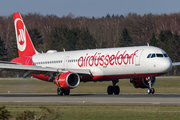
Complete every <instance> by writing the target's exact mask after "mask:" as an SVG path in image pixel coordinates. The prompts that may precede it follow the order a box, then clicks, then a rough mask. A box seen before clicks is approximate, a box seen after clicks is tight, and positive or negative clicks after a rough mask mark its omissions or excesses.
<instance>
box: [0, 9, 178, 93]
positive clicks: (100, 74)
mask: <svg viewBox="0 0 180 120" xmlns="http://www.w3.org/2000/svg"><path fill="white" fill-rule="evenodd" d="M13 16H14V25H15V33H16V40H17V48H18V54H19V57H17V58H14V59H13V60H12V61H11V62H2V61H1V63H0V69H1V70H16V71H21V72H23V78H26V77H28V76H29V75H30V76H33V77H34V78H38V79H40V80H43V81H47V82H54V83H55V84H56V85H57V94H58V95H69V94H70V89H74V88H76V87H77V86H78V85H79V83H80V82H90V81H95V82H96V81H112V85H110V86H108V87H107V93H108V94H109V95H112V94H114V95H119V93H120V88H119V86H117V85H116V84H117V83H118V82H119V79H127V78H128V79H130V82H131V83H132V84H133V85H134V87H135V88H147V93H148V94H154V93H155V89H154V88H152V86H153V85H154V84H155V82H156V77H157V76H160V75H164V74H166V73H167V72H169V71H170V70H171V68H172V66H178V65H180V62H176V63H172V61H171V59H170V58H169V57H168V55H167V54H166V52H165V51H163V50H162V49H160V48H158V47H153V46H138V47H118V48H105V49H88V50H75V51H65V50H64V51H62V52H57V51H56V50H49V51H47V53H39V52H37V51H36V49H35V47H34V45H33V43H32V41H31V38H30V36H29V34H28V31H27V29H26V26H25V24H24V22H23V19H22V17H21V15H20V13H18V12H17V13H13Z"/></svg>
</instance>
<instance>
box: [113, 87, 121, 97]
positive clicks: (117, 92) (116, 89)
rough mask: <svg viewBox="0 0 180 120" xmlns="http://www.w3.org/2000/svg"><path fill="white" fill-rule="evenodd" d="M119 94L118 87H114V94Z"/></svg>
mask: <svg viewBox="0 0 180 120" xmlns="http://www.w3.org/2000/svg"><path fill="white" fill-rule="evenodd" d="M119 92H120V88H119V86H114V94H115V95H119Z"/></svg>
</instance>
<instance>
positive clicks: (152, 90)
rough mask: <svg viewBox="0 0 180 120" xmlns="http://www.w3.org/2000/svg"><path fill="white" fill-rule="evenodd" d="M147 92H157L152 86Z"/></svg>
mask: <svg viewBox="0 0 180 120" xmlns="http://www.w3.org/2000/svg"><path fill="white" fill-rule="evenodd" d="M147 93H148V94H150V93H152V94H154V93H155V89H154V88H151V89H150V88H148V90H147Z"/></svg>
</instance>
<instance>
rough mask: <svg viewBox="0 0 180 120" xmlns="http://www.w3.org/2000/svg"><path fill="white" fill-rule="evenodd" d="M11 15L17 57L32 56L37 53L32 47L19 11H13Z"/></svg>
mask: <svg viewBox="0 0 180 120" xmlns="http://www.w3.org/2000/svg"><path fill="white" fill-rule="evenodd" d="M13 16H14V26H15V31H16V39H17V47H18V53H19V57H23V56H32V55H34V54H36V53H38V52H37V51H36V49H35V48H34V45H33V43H32V41H31V38H30V36H29V34H28V31H27V29H26V26H25V24H24V22H23V20H22V18H21V15H20V13H13Z"/></svg>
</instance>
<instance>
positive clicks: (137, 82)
mask: <svg viewBox="0 0 180 120" xmlns="http://www.w3.org/2000/svg"><path fill="white" fill-rule="evenodd" d="M130 82H131V83H132V84H133V85H134V87H135V88H149V83H148V81H147V80H146V78H134V79H131V80H130ZM155 82H156V78H155V77H151V86H153V85H154V84H155Z"/></svg>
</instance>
